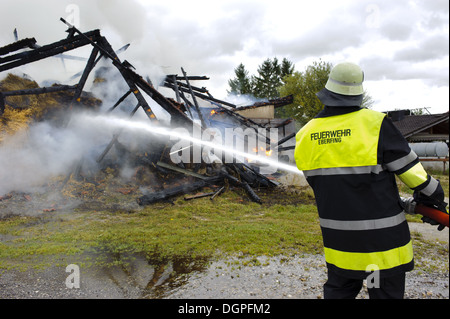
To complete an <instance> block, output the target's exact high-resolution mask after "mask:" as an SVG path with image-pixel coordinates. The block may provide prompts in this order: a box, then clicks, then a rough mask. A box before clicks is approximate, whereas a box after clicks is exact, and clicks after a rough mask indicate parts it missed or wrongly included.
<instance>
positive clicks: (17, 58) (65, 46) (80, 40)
mask: <svg viewBox="0 0 450 319" xmlns="http://www.w3.org/2000/svg"><path fill="white" fill-rule="evenodd" d="M99 36H100V31H99V30H93V31H89V32H86V33H84V34H82V35H77V36H74V37H71V38H68V39H64V40H61V41H58V42H55V43H52V44H48V45H44V46H41V47H39V48H36V49H34V50H30V51H25V52H21V53H17V54H13V55H8V56H6V57H3V58H0V72H2V71H6V70H9V69H12V68H15V67H18V66H21V65H24V64H27V63H31V62H36V61H39V60H42V59H45V58H48V57H51V56H55V55H58V54H60V53H63V52H67V51H70V50H73V49H76V48H79V47H82V46H85V45H88V44H90V43H91V41H95V39H97V38H98V37H99Z"/></svg>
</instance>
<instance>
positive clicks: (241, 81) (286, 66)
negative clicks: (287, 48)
mask: <svg viewBox="0 0 450 319" xmlns="http://www.w3.org/2000/svg"><path fill="white" fill-rule="evenodd" d="M293 72H294V64H293V63H292V62H291V61H289V60H288V59H286V58H283V60H282V62H281V64H280V63H279V61H278V59H277V58H273V59H272V60H271V59H267V60H265V61H264V62H263V63H262V64H261V65H259V67H258V70H257V75H252V76H249V73H248V71H247V70H246V69H245V66H244V65H243V64H242V63H241V64H239V66H238V67H237V68H236V69H235V70H234V73H235V75H236V77H235V78H234V79H231V80H228V85H229V86H230V90H229V91H228V93H229V94H230V93H231V94H250V95H253V96H254V97H256V98H262V99H273V98H277V97H279V96H280V95H279V92H278V88H279V87H280V86H281V85H283V84H284V80H283V79H284V78H285V77H286V76H288V75H291V74H292V73H293Z"/></svg>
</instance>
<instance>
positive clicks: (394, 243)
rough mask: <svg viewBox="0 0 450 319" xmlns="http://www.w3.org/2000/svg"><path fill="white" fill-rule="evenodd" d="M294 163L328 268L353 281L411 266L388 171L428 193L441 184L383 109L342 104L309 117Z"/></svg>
mask: <svg viewBox="0 0 450 319" xmlns="http://www.w3.org/2000/svg"><path fill="white" fill-rule="evenodd" d="M324 114H325V115H326V112H325V113H324ZM295 160H296V165H297V167H298V169H299V170H301V171H303V173H304V174H305V176H306V178H307V181H308V183H309V184H310V186H311V187H312V189H313V190H314V194H315V197H316V203H317V207H318V211H319V218H320V226H321V230H322V235H323V243H324V249H325V259H326V262H327V266H328V267H329V268H332V269H333V270H334V271H336V272H338V273H340V274H341V275H343V276H347V277H352V278H364V277H366V276H367V274H368V273H369V272H370V271H373V270H380V271H381V273H382V274H383V275H385V276H390V275H394V274H397V273H399V272H405V271H409V270H412V269H413V267H414V258H413V250H412V245H411V238H410V233H409V228H408V224H407V222H406V219H405V213H404V211H403V206H402V202H401V199H400V196H399V193H398V189H397V185H396V181H395V175H394V174H397V175H398V176H399V178H400V179H401V180H402V181H403V182H404V183H405V184H406V185H407V186H408V187H410V188H412V189H415V190H419V191H421V192H423V194H425V195H427V196H431V195H432V194H433V193H434V192H435V191H436V189H437V188H438V186H440V185H439V183H438V181H436V180H435V179H434V178H432V177H431V176H429V175H428V174H427V173H426V171H425V170H424V169H423V167H422V165H421V164H420V163H419V161H418V157H417V155H416V154H415V153H414V152H413V151H412V150H411V149H410V147H409V145H408V143H407V142H406V140H405V139H404V138H403V136H402V135H401V133H400V132H399V131H398V130H397V129H396V128H395V126H394V125H393V124H392V122H391V121H390V120H389V119H387V118H386V116H385V114H383V113H379V112H376V111H372V110H368V109H358V110H357V111H351V112H348V113H345V108H343V112H342V114H336V113H334V114H333V115H331V116H324V117H320V116H319V117H317V118H315V119H313V120H311V121H310V122H308V123H307V124H306V125H305V126H304V127H303V128H302V129H301V130H300V131H299V132H298V133H297V135H296V147H295Z"/></svg>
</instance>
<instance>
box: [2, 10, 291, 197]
mask: <svg viewBox="0 0 450 319" xmlns="http://www.w3.org/2000/svg"><path fill="white" fill-rule="evenodd" d="M61 21H62V22H64V23H65V24H66V25H67V26H68V27H69V28H68V30H67V32H68V36H67V38H65V39H62V40H60V41H57V42H54V43H51V44H48V45H44V46H39V45H37V42H36V40H35V39H34V38H27V39H22V40H18V41H16V42H14V43H11V44H9V45H6V46H3V47H1V48H0V72H4V71H7V70H11V69H13V68H17V67H20V66H22V65H25V64H29V63H33V62H36V61H39V60H42V59H46V58H49V57H54V56H58V55H61V54H63V53H66V52H68V51H71V50H74V49H77V48H80V47H84V46H91V47H92V51H91V53H90V56H89V58H88V59H87V62H86V66H85V68H84V70H83V72H82V73H81V77H80V79H79V81H78V83H77V84H76V85H60V84H58V85H57V84H55V85H52V86H49V87H37V88H30V89H21V90H12V91H3V92H1V91H0V118H1V116H2V114H3V113H4V111H5V106H6V101H7V100H6V99H7V98H8V97H11V96H23V95H37V94H45V93H51V92H60V91H67V92H70V93H71V100H70V102H69V103H68V105H67V106H66V110H67V111H71V110H76V109H77V107H79V106H80V105H81V104H82V102H83V101H82V94H83V93H84V92H83V89H84V88H85V85H86V82H87V79H88V77H89V75H90V74H91V72H92V71H93V70H94V68H95V67H96V65H97V64H98V62H99V61H100V60H101V59H106V60H109V61H110V62H111V63H112V66H114V67H115V68H116V69H117V70H118V71H119V73H120V75H121V76H122V78H123V79H124V80H125V82H126V85H127V89H126V91H125V92H123V95H121V97H120V98H119V99H118V100H117V101H116V102H115V103H114V105H112V106H111V107H110V108H109V110H108V112H112V111H113V110H114V109H116V108H117V107H118V106H119V105H120V104H121V103H122V102H123V101H124V100H125V99H126V98H127V97H128V96H130V95H131V96H134V97H135V99H136V105H135V107H134V109H133V110H132V112H131V113H130V114H129V116H130V117H132V116H133V115H134V114H135V113H136V111H137V110H138V109H142V110H143V111H144V112H145V114H146V116H147V118H148V120H149V121H151V122H154V121H158V118H157V116H156V115H155V112H154V111H153V110H152V107H151V106H150V104H149V103H148V101H147V100H146V98H145V97H144V94H145V95H147V96H149V97H150V98H151V99H153V100H154V101H155V102H156V103H157V104H158V105H159V106H160V107H161V108H162V109H163V110H164V111H165V112H167V113H168V114H169V115H170V124H171V126H172V127H184V128H186V129H188V130H189V131H192V129H193V127H195V126H199V127H200V129H201V130H202V131H204V130H206V129H208V128H209V127H211V126H215V125H216V124H217V123H221V125H222V126H223V125H225V126H226V125H229V126H233V125H234V126H236V125H241V126H243V127H245V128H249V129H251V130H253V131H254V132H255V134H256V135H259V134H260V133H261V132H263V134H262V135H261V136H258V139H259V140H263V141H264V151H268V150H270V149H273V148H274V147H275V148H277V147H278V146H280V145H281V144H282V143H284V142H285V141H286V140H288V139H289V138H292V137H293V135H291V136H288V137H287V138H286V137H284V138H283V139H281V140H276V141H273V140H271V139H270V134H269V130H270V127H268V126H267V125H263V124H261V123H258V122H257V121H254V120H252V119H251V118H248V117H246V116H243V115H241V114H240V113H239V112H238V110H241V108H238V107H237V106H236V105H234V104H232V103H229V102H225V101H221V100H219V99H216V98H214V97H213V96H212V95H211V94H210V93H209V92H208V90H207V89H206V88H204V87H203V88H198V87H195V86H193V85H191V81H194V80H195V81H198V80H207V79H208V78H207V77H204V76H200V77H199V76H188V75H187V74H186V72H185V70H184V69H183V68H181V70H182V73H183V75H182V76H178V75H176V74H175V75H167V76H166V77H165V79H164V82H163V86H164V87H166V88H170V89H172V90H173V91H174V93H175V96H176V100H174V99H173V98H168V97H165V96H164V95H163V94H161V93H160V92H159V91H158V90H157V89H155V87H154V86H153V85H152V83H150V82H149V80H145V79H144V78H143V77H142V76H141V75H139V74H138V73H137V72H136V71H135V69H134V67H133V66H132V64H131V63H129V62H128V61H126V60H124V61H121V60H120V59H119V57H118V55H117V52H115V51H114V50H113V48H112V46H111V45H110V43H109V42H108V40H107V39H106V38H105V37H104V36H102V35H101V34H100V31H99V30H93V31H89V32H81V31H80V30H78V29H77V28H75V27H74V26H72V25H70V24H69V23H68V22H66V21H65V20H64V19H62V18H61ZM198 99H200V100H202V101H207V102H208V103H210V105H211V108H209V109H208V108H202V107H200V106H199V103H198ZM290 103H292V96H288V97H284V98H281V99H277V100H271V101H268V102H259V103H255V104H254V105H251V106H247V107H244V108H242V110H244V109H252V108H253V109H254V108H258V107H262V106H266V105H268V104H270V105H274V107H275V108H276V107H281V106H284V105H287V104H290ZM68 113H69V112H68ZM289 122H290V121H289V120H288V121H285V122H283V123H285V124H283V123H281V124H279V126H282V125H286V124H287V123H289ZM266 133H267V134H266ZM282 137H283V136H282ZM118 138H119V134H116V135H114V136H112V137H111V141H110V143H109V144H108V145H107V146H106V148H105V149H104V150H103V152H101V153H100V155H99V156H98V157H97V162H98V163H101V162H102V161H103V160H104V158H105V156H106V155H107V154H108V152H109V151H110V150H111V149H112V148H113V146H116V147H120V143H119V142H118ZM166 146H167V145H166ZM152 152H158V153H157V154H156V156H154V155H155V154H153V156H149V159H148V160H147V164H148V165H149V167H151V168H152V169H155V170H156V171H157V172H160V173H161V172H163V173H165V174H167V172H172V173H174V174H180V176H184V177H186V176H189V177H190V178H192V177H193V179H194V182H191V183H189V185H188V187H187V186H186V185H183V186H182V187H172V188H170V189H162V190H161V191H159V192H153V193H151V194H147V195H144V196H142V197H140V198H138V203H139V204H141V205H146V204H150V203H153V202H156V201H159V200H165V199H168V198H170V197H172V196H175V195H178V194H180V193H187V192H191V191H194V190H197V189H200V188H202V187H204V186H207V185H218V190H217V191H215V192H214V196H216V195H217V194H219V193H220V192H222V191H223V185H224V183H229V184H232V185H234V186H238V187H242V188H243V189H245V191H246V192H247V194H248V195H249V197H250V198H251V199H252V200H253V201H255V202H260V199H259V197H258V196H257V194H256V193H255V192H254V190H253V188H254V187H261V186H263V187H274V186H277V185H278V183H277V182H275V181H274V180H272V179H269V178H268V177H266V176H264V175H263V174H261V173H260V172H259V169H258V167H257V166H254V165H252V164H250V163H247V162H242V161H238V160H236V159H234V161H233V162H232V163H225V162H224V161H222V165H221V167H220V168H219V169H214V170H209V174H200V173H199V172H198V168H199V166H201V165H209V164H208V163H203V162H202V163H200V164H199V165H197V164H196V165H190V164H189V163H178V164H174V163H172V162H171V161H170V157H169V156H168V155H169V154H168V151H167V147H160V148H158V149H157V151H156V150H155V149H152ZM146 154H147V153H146ZM80 165H82V163H80ZM80 171H81V170H80V168H79V167H78V169H77V170H76V172H77V173H79V172H80Z"/></svg>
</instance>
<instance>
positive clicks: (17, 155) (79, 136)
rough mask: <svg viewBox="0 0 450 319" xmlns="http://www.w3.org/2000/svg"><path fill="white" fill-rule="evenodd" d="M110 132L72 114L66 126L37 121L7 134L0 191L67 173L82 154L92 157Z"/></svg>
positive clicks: (0, 150) (29, 187)
mask: <svg viewBox="0 0 450 319" xmlns="http://www.w3.org/2000/svg"><path fill="white" fill-rule="evenodd" d="M112 133H113V132H112V130H111V128H108V127H100V126H92V125H86V124H83V121H81V120H77V116H75V117H74V119H73V120H72V121H70V123H69V125H68V126H67V127H55V126H53V125H52V124H50V123H47V122H40V123H37V124H34V125H32V126H30V127H29V129H28V130H27V131H26V132H22V133H20V134H16V135H14V136H11V137H9V138H6V139H5V140H4V141H3V143H2V144H1V146H0V195H2V194H6V193H9V192H11V191H22V192H28V191H29V192H31V191H34V190H37V189H38V188H40V187H41V186H45V183H47V182H48V181H49V179H51V178H53V177H55V176H59V175H61V174H70V173H71V172H73V170H74V168H75V166H76V164H77V163H79V162H80V160H81V159H82V158H85V159H88V160H93V157H94V156H95V154H97V153H98V152H99V151H101V145H103V144H105V143H108V141H109V140H110V139H111V137H112Z"/></svg>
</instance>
